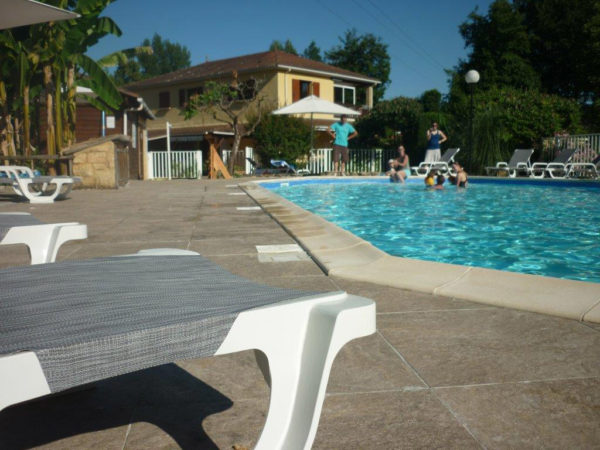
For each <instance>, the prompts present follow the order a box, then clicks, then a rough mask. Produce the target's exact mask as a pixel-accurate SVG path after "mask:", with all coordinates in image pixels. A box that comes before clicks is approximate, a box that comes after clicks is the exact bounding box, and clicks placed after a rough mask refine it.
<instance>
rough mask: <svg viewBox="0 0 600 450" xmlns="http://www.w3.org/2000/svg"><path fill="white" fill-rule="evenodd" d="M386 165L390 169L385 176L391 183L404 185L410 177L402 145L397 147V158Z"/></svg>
mask: <svg viewBox="0 0 600 450" xmlns="http://www.w3.org/2000/svg"><path fill="white" fill-rule="evenodd" d="M388 164H389V167H390V169H389V171H388V172H387V175H389V176H390V181H391V182H392V183H404V180H406V179H407V178H408V177H409V176H410V161H409V158H408V155H407V154H406V149H405V148H404V146H403V145H401V146H400V147H398V158H396V159H390V160H389V161H388Z"/></svg>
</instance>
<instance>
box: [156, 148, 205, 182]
mask: <svg viewBox="0 0 600 450" xmlns="http://www.w3.org/2000/svg"><path fill="white" fill-rule="evenodd" d="M148 166H149V167H148V174H149V178H150V179H154V178H169V158H168V152H166V151H159V152H148ZM170 166H171V178H191V179H199V178H201V177H202V152H201V151H200V150H191V151H172V152H171V165H170Z"/></svg>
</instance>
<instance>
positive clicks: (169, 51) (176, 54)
mask: <svg viewBox="0 0 600 450" xmlns="http://www.w3.org/2000/svg"><path fill="white" fill-rule="evenodd" d="M141 47H150V48H151V49H152V52H142V53H140V54H137V55H135V57H134V58H128V59H127V60H125V61H120V62H119V64H118V66H117V69H116V70H115V73H114V79H115V82H116V83H117V84H118V85H122V84H128V83H133V82H134V81H139V80H144V79H146V78H152V77H155V76H158V75H162V74H165V73H169V72H174V71H176V70H179V69H185V68H186V67H190V64H191V59H190V51H189V50H188V48H187V47H186V46H185V45H181V44H177V43H173V42H171V41H169V40H168V39H163V38H162V37H161V36H160V35H158V34H157V33H155V34H154V36H152V40H150V39H144V40H143V41H142V44H141Z"/></svg>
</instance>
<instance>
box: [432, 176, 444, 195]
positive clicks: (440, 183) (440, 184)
mask: <svg viewBox="0 0 600 450" xmlns="http://www.w3.org/2000/svg"><path fill="white" fill-rule="evenodd" d="M445 181H446V178H445V177H444V175H442V174H441V173H440V174H438V176H437V178H436V180H435V186H434V187H433V189H435V190H436V191H439V190H443V189H444V182H445Z"/></svg>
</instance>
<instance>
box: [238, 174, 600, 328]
mask: <svg viewBox="0 0 600 450" xmlns="http://www.w3.org/2000/svg"><path fill="white" fill-rule="evenodd" d="M307 178H308V179H315V177H303V178H297V177H289V178H284V179H282V178H276V179H268V180H252V181H248V182H244V183H241V184H239V187H240V188H241V189H242V190H244V192H246V194H248V195H249V196H250V197H251V198H252V199H254V201H255V202H256V203H257V204H258V205H260V206H261V208H262V209H263V210H264V211H265V212H266V213H267V214H269V215H270V216H271V217H272V218H273V219H274V220H275V221H276V222H277V223H278V224H279V225H280V226H281V227H282V228H284V229H285V230H286V231H287V232H288V233H289V234H290V235H291V236H293V237H294V239H295V240H296V241H297V242H298V243H299V244H300V245H301V247H302V248H303V249H304V250H305V251H306V252H307V253H308V254H309V255H310V256H311V257H312V258H313V259H314V260H315V262H316V263H317V264H318V265H319V267H321V268H322V269H323V271H324V272H325V273H327V274H328V275H332V276H336V277H340V278H346V279H349V280H355V281H362V282H368V283H373V284H378V285H383V286H389V287H396V288H401V289H409V290H414V291H420V292H425V293H429V294H432V295H435V296H441V297H450V298H458V299H463V300H468V301H474V302H478V303H484V304H488V305H493V306H500V307H506V308H513V309H519V310H524V311H530V312H536V313H542V314H548V315H553V316H558V317H565V318H569V319H575V320H578V321H584V322H591V323H600V283H591V282H585V281H577V280H566V279H561V278H553V277H545V276H540V275H529V274H521V273H516V272H507V271H501V270H495V269H486V268H480V267H472V266H461V265H456V264H447V263H440V262H433V261H424V260H417V259H410V258H402V257H397V256H392V255H389V254H388V253H385V252H384V251H382V250H379V249H377V248H376V247H375V246H373V245H372V244H371V243H369V242H367V241H365V240H363V239H361V238H359V237H358V236H356V235H354V234H352V233H350V232H349V231H346V230H344V229H342V228H341V227H339V226H337V225H335V224H333V223H331V222H329V221H327V220H325V219H324V218H322V217H320V216H318V215H316V214H313V213H311V212H309V211H307V210H305V209H303V208H301V207H300V206H298V205H296V204H295V203H293V202H291V201H289V200H286V199H285V198H283V197H281V196H280V195H278V194H276V193H274V192H272V191H271V190H269V189H267V188H265V187H263V186H261V183H282V182H289V181H298V180H303V179H307ZM344 178H345V179H349V180H352V179H361V180H368V179H376V178H381V177H344ZM318 179H321V180H325V179H326V178H324V177H318ZM327 179H331V178H327ZM402 275H403V277H402ZM565 299H568V300H569V301H565Z"/></svg>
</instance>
